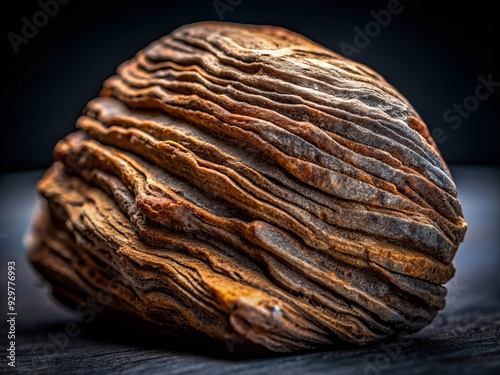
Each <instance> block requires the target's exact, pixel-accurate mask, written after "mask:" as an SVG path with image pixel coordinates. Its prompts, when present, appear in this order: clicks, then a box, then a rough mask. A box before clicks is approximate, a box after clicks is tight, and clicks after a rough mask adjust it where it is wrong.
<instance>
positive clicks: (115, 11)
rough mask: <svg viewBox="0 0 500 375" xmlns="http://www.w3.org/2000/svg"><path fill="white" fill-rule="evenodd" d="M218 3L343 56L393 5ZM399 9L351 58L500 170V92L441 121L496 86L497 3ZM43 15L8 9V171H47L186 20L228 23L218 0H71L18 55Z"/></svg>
mask: <svg viewBox="0 0 500 375" xmlns="http://www.w3.org/2000/svg"><path fill="white" fill-rule="evenodd" d="M52 1H55V0H42V2H52ZM238 2H239V4H238V5H235V4H237V3H238ZM220 3H226V4H231V3H232V4H233V5H235V6H231V10H227V11H226V12H224V14H223V17H224V21H232V22H241V23H256V24H272V25H279V26H283V27H287V28H289V29H291V30H294V31H296V32H299V33H301V34H303V35H305V36H307V37H309V38H310V39H312V40H314V41H316V42H318V43H320V44H322V45H324V46H326V47H328V48H330V49H332V50H334V51H336V52H339V53H341V52H342V50H341V48H340V46H341V43H343V42H344V43H349V44H351V45H354V37H355V35H356V31H355V29H354V28H355V27H359V28H360V29H364V28H365V26H366V25H367V23H368V22H370V21H372V20H373V16H372V14H370V11H372V10H373V11H380V10H383V9H387V6H388V1H372V2H369V4H367V3H366V2H360V1H343V2H339V1H310V0H309V1H306V0H304V1H292V0H289V1H272V2H271V1H252V0H242V1H238V0H221V1H219V4H220ZM400 3H401V6H402V7H403V10H402V12H401V13H399V14H396V15H393V16H392V20H391V22H390V23H389V24H388V25H387V26H386V27H383V28H382V29H381V31H380V33H379V34H378V35H377V36H374V37H373V38H371V40H370V43H369V44H368V45H367V46H366V47H364V48H362V49H361V51H360V52H359V53H357V54H353V55H352V56H351V58H352V59H354V60H357V61H360V62H362V63H365V64H366V65H368V66H370V67H371V68H373V69H375V70H376V71H378V72H379V73H381V74H382V75H383V76H384V77H385V78H386V79H387V80H388V81H389V82H390V83H392V84H393V85H394V86H395V87H396V88H397V89H398V90H399V91H401V92H402V93H403V94H404V95H405V96H406V97H407V98H408V99H409V101H410V102H411V103H412V104H413V106H414V107H415V108H416V110H417V111H418V112H419V113H420V115H421V116H422V118H423V119H424V121H425V122H426V123H427V125H428V126H429V128H430V130H431V132H432V131H433V130H434V131H435V129H436V128H440V129H442V130H441V131H440V136H439V139H438V141H440V142H439V147H440V149H441V151H442V154H443V156H444V158H445V160H446V161H447V162H448V163H449V164H455V165H456V164H473V165H476V164H489V165H500V153H499V148H500V147H498V144H497V142H498V139H500V138H499V135H500V134H499V133H500V132H499V126H498V124H499V119H500V116H499V111H498V108H499V104H500V100H499V98H500V94H499V93H498V91H500V88H499V89H497V91H495V92H493V93H492V94H491V95H490V97H489V98H488V99H486V100H482V101H480V102H479V106H478V108H477V110H475V111H472V112H471V113H468V115H469V116H468V118H466V119H462V120H461V122H460V124H459V126H457V124H458V123H457V122H455V121H453V122H451V121H446V120H445V119H443V115H444V114H445V113H446V111H447V110H450V109H453V105H454V103H457V104H461V103H463V101H464V100H465V99H466V98H467V97H468V96H470V95H474V94H475V90H476V87H477V85H478V84H479V83H480V81H479V80H478V77H479V76H482V77H484V78H485V79H487V78H488V76H489V75H491V78H492V79H493V80H494V81H495V82H499V81H500V69H499V65H500V64H499V61H498V60H497V59H496V58H495V56H496V55H498V54H499V52H500V51H499V46H500V42H499V38H498V19H497V17H496V10H495V9H494V8H493V5H486V2H481V1H474V2H470V3H469V2H466V3H463V4H464V5H461V4H460V3H459V2H453V5H452V6H450V5H439V6H440V8H438V7H437V6H438V3H436V2H434V3H431V2H427V4H425V2H423V1H409V0H401V1H400ZM441 8H442V9H441ZM40 10H41V7H40V4H39V3H38V1H24V2H9V8H8V9H7V8H5V7H4V8H3V10H2V16H1V17H2V22H1V24H2V27H3V28H4V30H3V43H2V48H3V53H2V57H3V58H2V60H3V62H2V66H3V72H4V77H3V83H4V92H3V95H4V97H3V99H2V101H1V106H2V108H1V113H2V127H1V133H0V134H1V136H0V172H7V171H19V170H29V169H37V168H46V167H47V166H48V165H49V164H50V163H51V161H52V148H53V147H54V145H55V143H56V142H57V140H59V139H60V138H62V137H63V136H64V135H66V134H67V133H69V132H71V131H72V130H73V129H74V126H75V125H74V124H75V120H76V119H77V117H78V116H79V114H80V113H81V111H82V109H83V108H84V106H85V104H86V103H87V101H89V100H90V99H92V98H93V97H95V96H96V95H97V94H98V92H99V90H100V87H101V84H102V82H103V81H104V80H105V79H106V78H107V77H109V76H111V75H112V74H113V73H114V71H115V70H116V68H117V67H118V65H119V64H120V63H122V62H123V61H125V60H127V59H129V58H131V57H133V55H134V54H135V53H136V52H137V51H138V50H140V49H141V48H143V47H145V46H146V45H147V44H149V43H150V42H152V41H154V40H155V39H157V38H159V37H161V36H163V35H165V34H168V33H170V32H171V31H172V30H173V29H175V28H177V27H179V26H181V25H183V24H186V23H191V22H195V21H202V20H220V17H219V15H218V13H217V11H216V9H215V7H214V1H213V0H206V1H192V0H186V1H140V2H139V1H136V2H133V1H120V2H116V3H115V2H99V3H94V2H89V1H86V2H84V1H78V0H73V1H69V2H68V3H67V4H65V5H59V9H58V10H57V12H54V13H57V14H55V15H53V16H49V17H48V21H47V22H46V25H45V26H43V27H40V28H39V30H38V32H37V33H36V35H34V36H33V37H31V38H29V39H27V43H23V44H20V45H19V51H18V53H15V51H14V48H13V47H12V45H11V43H10V42H9V39H8V34H9V32H12V33H15V34H18V35H20V36H22V27H23V23H24V21H23V17H26V18H27V19H28V20H30V21H31V20H33V16H34V14H35V13H36V12H38V11H40ZM41 21H42V22H43V19H42V20H41ZM453 126H454V127H455V129H453ZM434 134H436V133H434Z"/></svg>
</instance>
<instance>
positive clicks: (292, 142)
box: [30, 23, 466, 351]
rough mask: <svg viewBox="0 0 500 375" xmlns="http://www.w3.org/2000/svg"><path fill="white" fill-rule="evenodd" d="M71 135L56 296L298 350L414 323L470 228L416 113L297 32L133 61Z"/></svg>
mask: <svg viewBox="0 0 500 375" xmlns="http://www.w3.org/2000/svg"><path fill="white" fill-rule="evenodd" d="M77 126H78V128H79V129H80V130H79V131H77V132H75V133H73V134H71V135H69V136H68V137H66V138H65V139H64V140H62V141H60V142H59V143H58V145H57V146H56V148H55V157H56V159H57V161H56V163H55V164H54V165H53V166H52V167H51V168H50V170H49V171H47V173H46V175H45V176H44V178H43V179H42V181H41V182H40V184H39V190H40V192H41V193H42V195H43V196H44V197H45V198H46V200H47V203H48V204H47V206H46V207H45V208H43V209H42V210H41V211H40V212H39V214H38V220H36V221H35V226H34V234H35V235H34V236H33V238H35V239H36V240H35V241H33V243H32V246H31V248H32V251H31V253H30V257H31V260H32V261H33V263H34V264H35V266H36V267H37V269H38V270H39V271H40V272H41V273H42V274H43V275H44V276H45V277H46V278H47V279H48V280H49V281H50V282H52V283H53V285H54V294H55V295H56V296H58V297H59V298H60V299H61V300H63V301H64V302H66V303H68V304H78V303H79V302H81V301H85V298H87V297H89V296H90V297H95V296H97V295H98V294H99V293H100V294H101V297H102V295H106V296H107V297H109V303H107V304H106V309H105V310H104V311H103V314H106V315H111V316H131V317H135V318H137V319H136V320H137V321H144V322H146V323H147V324H149V325H151V326H153V327H155V328H156V329H158V330H161V331H165V332H167V333H170V334H181V335H199V334H202V335H207V336H209V337H212V338H214V339H217V340H229V341H238V342H241V341H243V342H247V343H249V344H256V345H259V346H263V347H265V348H267V349H270V350H274V351H295V350H301V349H310V348H316V347H322V346H328V345H332V344H336V343H341V342H347V343H352V344H365V343H369V342H373V341H377V340H381V339H383V338H385V337H387V336H390V335H394V334H396V333H398V332H401V331H405V332H415V331H417V330H419V329H421V328H422V327H424V326H425V325H427V324H428V323H429V322H430V321H432V319H433V318H434V317H435V315H436V314H437V312H438V311H439V310H440V309H442V308H443V307H444V303H445V295H446V289H445V288H444V287H443V286H442V284H444V283H446V282H447V281H448V280H449V279H450V278H451V277H452V276H453V273H454V268H453V264H452V260H453V256H454V254H455V252H456V250H457V248H458V245H459V243H460V242H461V241H462V240H463V237H464V234H465V230H466V223H465V221H464V219H463V216H462V212H461V207H460V202H459V201H458V199H457V195H456V189H455V186H454V183H453V181H452V179H451V176H450V174H449V171H448V169H447V167H446V165H445V163H444V161H443V160H442V158H441V156H440V154H439V151H438V150H437V147H436V145H435V143H434V142H433V141H432V139H431V137H430V136H429V133H428V131H427V128H426V126H425V124H424V123H423V122H422V120H421V119H420V117H419V116H418V114H417V113H416V112H415V110H414V109H413V108H412V107H411V105H410V104H409V103H408V102H407V100H406V99H405V98H404V97H402V96H401V94H400V93H398V92H397V91H396V90H395V89H394V88H393V87H392V86H391V85H389V84H388V83H387V82H386V81H385V80H384V79H383V78H382V77H380V76H379V75H378V74H377V73H375V72H373V71H372V70H371V69H369V68H367V67H366V66H363V65H361V64H358V63H355V62H352V61H350V60H347V59H345V58H343V57H342V56H339V55H337V54H335V53H333V52H331V51H329V50H326V49H324V48H323V47H321V46H318V45H316V44H314V43H312V42H311V41H309V40H307V39H305V38H303V37H301V36H300V35H297V34H294V33H292V32H290V31H287V30H283V29H280V28H275V27H270V26H247V25H235V24H225V23H199V24H193V25H188V26H185V27H182V28H180V29H178V30H176V31H174V32H173V33H172V34H170V35H169V36H166V37H164V38H162V39H160V40H159V41H157V42H155V43H153V44H151V45H150V46H148V47H147V48H145V49H144V50H142V51H140V52H139V53H138V54H137V55H136V57H135V58H133V59H132V60H130V61H128V62H125V63H124V64H123V65H122V66H120V68H119V69H118V72H117V75H116V76H114V77H111V78H110V79H108V80H107V81H106V82H105V83H104V87H103V90H102V92H101V96H100V97H98V98H96V99H94V100H92V101H91V102H90V103H88V105H87V107H86V109H85V112H84V115H83V116H82V117H80V119H79V120H78V123H77Z"/></svg>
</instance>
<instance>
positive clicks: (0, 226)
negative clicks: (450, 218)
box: [0, 166, 500, 375]
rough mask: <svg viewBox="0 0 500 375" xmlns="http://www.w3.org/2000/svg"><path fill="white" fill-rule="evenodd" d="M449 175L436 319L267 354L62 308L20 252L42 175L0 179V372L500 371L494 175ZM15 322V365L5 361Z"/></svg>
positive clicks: (499, 239) (487, 171) (499, 193)
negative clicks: (442, 299) (454, 190)
mask: <svg viewBox="0 0 500 375" xmlns="http://www.w3.org/2000/svg"><path fill="white" fill-rule="evenodd" d="M451 171H452V174H453V176H454V178H455V181H456V183H457V187H458V191H459V198H460V200H461V201H462V203H463V208H464V214H465V218H466V220H467V222H468V223H469V229H468V232H467V235H466V238H465V241H464V243H463V244H462V245H461V247H460V249H459V251H458V253H457V256H456V258H455V262H454V263H455V266H456V269H457V272H456V275H455V277H454V278H453V279H452V280H451V281H450V282H449V283H448V284H447V288H448V296H447V305H446V308H445V309H444V310H443V311H442V312H441V313H440V314H439V315H438V316H437V318H436V319H435V320H434V322H433V323H432V324H431V325H430V326H428V327H427V328H425V329H424V330H422V331H420V332H418V333H416V334H414V335H412V336H409V337H405V338H402V337H401V338H399V339H392V340H389V341H387V342H384V343H380V344H376V345H371V346H366V347H360V348H352V347H342V348H333V349H331V350H327V351H317V352H308V353H300V354H291V355H290V354H288V355H273V356H270V355H264V354H255V353H250V354H249V353H241V352H240V351H239V350H238V348H237V347H234V346H232V345H227V344H226V345H221V346H215V345H214V346H213V347H206V346H204V345H201V344H200V343H198V344H197V343H196V342H189V341H188V342H180V341H178V340H174V339H169V338H168V337H151V336H147V335H145V334H142V333H140V332H135V331H134V330H133V329H132V327H123V326H116V325H113V324H110V323H109V322H102V321H100V320H99V319H93V317H92V314H90V313H86V314H84V315H82V314H78V313H77V312H76V311H72V310H71V309H68V308H66V307H64V306H62V305H60V304H59V303H58V302H57V301H55V300H54V299H53V298H52V296H51V294H50V286H49V285H48V284H47V283H45V282H44V281H43V280H42V279H41V278H40V276H39V275H38V274H37V273H36V272H35V271H34V270H33V268H32V267H31V265H30V264H29V263H28V261H27V259H26V250H25V249H24V246H23V237H24V235H25V234H26V232H27V231H28V229H29V227H30V220H31V216H32V213H33V211H34V209H35V208H36V206H37V204H39V198H38V196H37V193H36V189H35V185H36V181H37V180H38V179H39V178H40V177H41V175H42V171H35V172H23V173H12V174H5V175H0V269H1V271H0V304H1V306H2V307H1V314H2V315H3V316H2V317H1V319H0V321H1V327H0V331H1V332H0V335H1V336H0V337H1V339H0V342H1V343H2V346H1V349H2V354H1V356H0V358H1V359H0V373H2V374H11V373H12V374H15V373H20V374H96V373H97V374H100V373H103V374H240V373H241V374H301V375H302V374H338V375H342V374H422V373H429V374H500V169H498V168H491V167H463V166H462V167H458V166H457V167H452V168H451ZM8 262H15V273H16V280H15V284H16V285H15V293H16V295H15V297H16V301H15V302H16V305H15V312H16V313H17V315H7V313H8V312H9V311H8V309H7V308H8V305H7V281H8V280H7V276H8V275H7V267H8ZM13 316H15V326H14V327H13V328H15V340H14V341H15V368H13V367H11V366H9V364H8V363H9V362H10V360H9V359H8V358H7V356H8V355H9V346H10V341H11V340H9V339H8V337H7V336H8V333H9V331H8V330H9V329H10V323H8V322H7V320H8V319H10V318H12V317H13Z"/></svg>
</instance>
